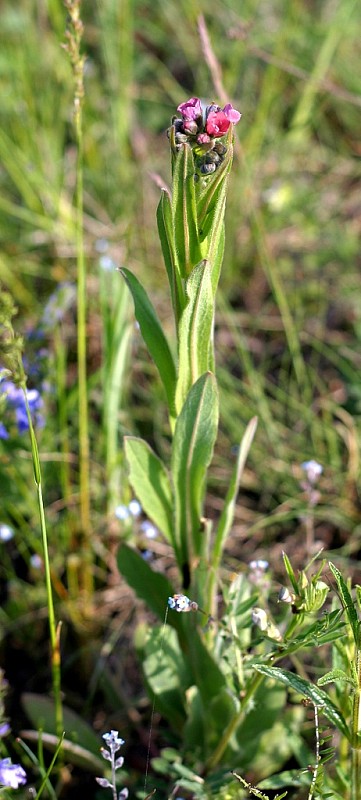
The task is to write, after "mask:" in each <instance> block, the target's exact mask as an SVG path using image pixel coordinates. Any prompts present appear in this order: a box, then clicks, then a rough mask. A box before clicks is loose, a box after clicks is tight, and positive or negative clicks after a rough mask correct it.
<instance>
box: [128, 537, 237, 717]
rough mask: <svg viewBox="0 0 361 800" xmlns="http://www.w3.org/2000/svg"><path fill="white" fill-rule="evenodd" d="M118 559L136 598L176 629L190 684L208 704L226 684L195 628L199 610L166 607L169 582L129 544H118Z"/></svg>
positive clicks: (169, 592)
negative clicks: (189, 611)
mask: <svg viewBox="0 0 361 800" xmlns="http://www.w3.org/2000/svg"><path fill="white" fill-rule="evenodd" d="M117 561H118V569H119V572H120V573H121V575H123V577H124V578H125V579H126V581H127V583H128V584H129V586H130V587H131V588H132V589H134V591H135V592H136V594H137V595H138V597H140V598H142V599H143V600H144V601H145V602H146V604H147V606H148V607H149V608H150V610H151V611H153V613H154V614H156V615H157V616H158V618H159V619H160V620H161V621H162V622H163V623H164V622H165V621H166V622H167V624H168V625H171V627H172V628H175V630H176V631H177V634H178V637H179V642H180V646H181V648H182V652H183V654H184V658H185V659H186V663H187V671H188V675H189V685H191V684H192V683H194V684H195V685H197V686H198V687H199V690H200V693H201V696H202V699H203V702H204V703H205V704H207V703H209V701H210V699H211V698H212V697H214V696H215V695H216V694H217V693H218V692H219V690H220V689H221V688H222V687H223V686H224V685H225V677H224V675H223V673H222V672H221V670H220V669H219V667H218V664H217V663H216V661H215V660H214V659H213V658H212V656H211V654H210V653H209V652H208V650H207V648H206V646H205V645H204V644H203V642H202V639H201V637H200V635H199V633H198V630H197V629H196V628H195V627H194V625H195V621H196V620H197V613H199V612H194V613H193V612H192V613H189V614H179V613H177V612H175V611H172V610H168V605H167V600H168V597H169V596H170V595H172V594H173V592H174V590H173V587H172V585H171V584H170V583H169V581H168V580H167V578H165V577H164V575H162V574H161V573H160V572H154V571H153V570H152V569H151V567H150V566H149V564H147V562H146V561H144V559H143V558H142V557H141V556H140V555H139V554H138V553H137V552H136V551H135V550H133V549H132V548H131V547H129V546H128V545H126V544H122V545H121V547H120V548H119V550H118V557H117ZM165 635H166V633H165Z"/></svg>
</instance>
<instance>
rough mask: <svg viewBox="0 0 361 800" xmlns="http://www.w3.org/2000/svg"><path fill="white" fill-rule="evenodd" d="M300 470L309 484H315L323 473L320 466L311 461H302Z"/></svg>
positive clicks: (316, 462)
mask: <svg viewBox="0 0 361 800" xmlns="http://www.w3.org/2000/svg"><path fill="white" fill-rule="evenodd" d="M301 469H303V471H304V472H305V473H306V477H307V480H308V481H309V483H316V481H317V480H318V478H319V477H320V475H322V473H323V466H322V464H319V463H318V461H314V460H313V459H311V461H303V463H302V464H301Z"/></svg>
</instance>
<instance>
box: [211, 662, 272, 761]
mask: <svg viewBox="0 0 361 800" xmlns="http://www.w3.org/2000/svg"><path fill="white" fill-rule="evenodd" d="M263 679H264V675H261V673H259V672H258V673H257V674H256V675H255V676H254V677H253V679H252V680H251V682H250V683H249V685H248V688H247V690H246V692H245V694H244V697H243V698H242V704H241V708H240V710H239V711H238V713H237V714H235V715H234V717H233V719H231V721H230V723H229V725H228V726H227V728H226V730H225V731H224V734H223V736H222V737H221V739H220V741H219V742H218V744H217V747H216V749H215V750H214V752H213V753H212V755H211V756H210V757H209V758H208V760H207V762H206V766H205V773H206V774H207V773H209V772H210V771H211V770H212V769H214V767H216V766H217V764H219V762H220V760H221V758H222V756H223V754H224V752H225V750H226V748H227V746H228V743H229V740H230V739H231V737H232V736H233V734H234V733H235V731H236V730H237V728H238V726H239V725H240V723H241V722H242V720H243V717H244V715H245V713H246V709H247V705H248V703H249V701H250V699H251V697H253V695H254V693H255V692H256V690H257V689H258V687H259V685H260V684H261V683H262V681H263Z"/></svg>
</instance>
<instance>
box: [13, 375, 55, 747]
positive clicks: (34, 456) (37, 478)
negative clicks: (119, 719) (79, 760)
mask: <svg viewBox="0 0 361 800" xmlns="http://www.w3.org/2000/svg"><path fill="white" fill-rule="evenodd" d="M21 388H22V390H23V392H24V398H25V406H26V413H27V418H28V423H29V433H30V441H31V453H32V460H33V469H34V479H35V483H36V487H37V498H38V508H39V517H40V529H41V537H42V542H43V554H44V569H45V583H46V595H47V604H48V618H49V632H50V647H51V671H52V686H53V695H54V705H55V729H56V734H57V736H58V737H59V739H60V738H61V736H62V734H63V707H62V699H61V662H60V646H59V645H60V624H59V625H58V626H57V625H56V621H55V612H54V602H53V592H52V585H51V574H50V560H49V550H48V537H47V530H46V520H45V512H44V500H43V492H42V482H41V468H40V459H39V450H38V445H37V441H36V437H35V431H34V426H33V422H32V419H31V413H30V408H29V403H28V397H27V391H26V383H25V381H24V382H22V383H21Z"/></svg>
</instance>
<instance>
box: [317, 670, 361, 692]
mask: <svg viewBox="0 0 361 800" xmlns="http://www.w3.org/2000/svg"><path fill="white" fill-rule="evenodd" d="M337 681H342V682H344V683H350V684H351V686H353V688H354V689H357V683H356V682H355V681H354V680H353V679H352V678H350V677H349V676H348V675H346V672H344V671H343V669H331V670H330V672H326V674H325V675H322V676H321V678H319V679H318V681H317V686H326V684H327V683H337Z"/></svg>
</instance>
